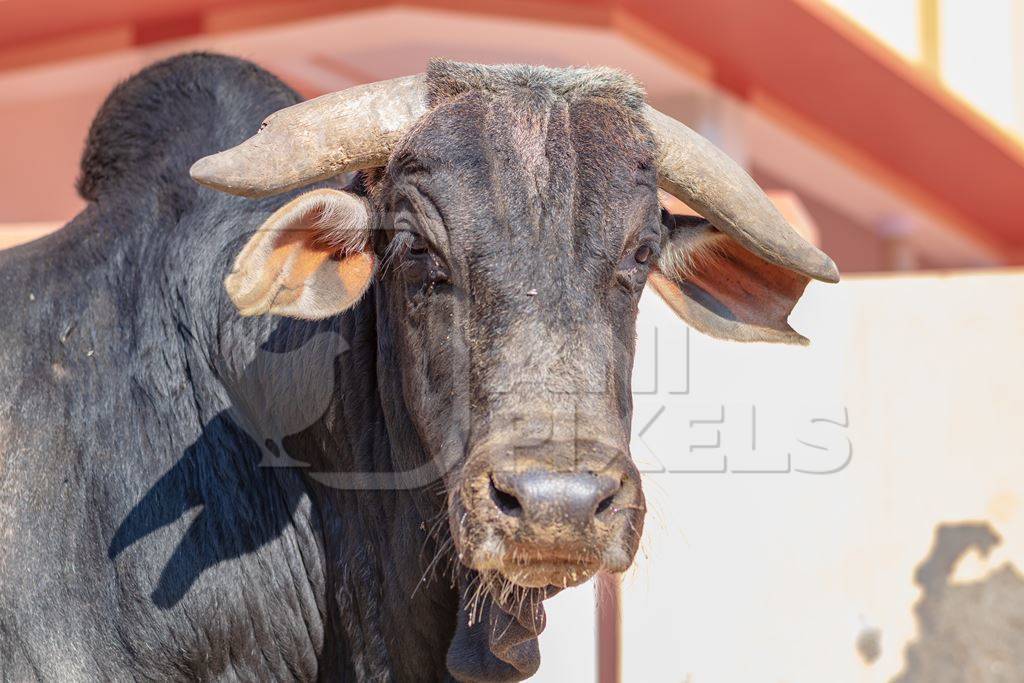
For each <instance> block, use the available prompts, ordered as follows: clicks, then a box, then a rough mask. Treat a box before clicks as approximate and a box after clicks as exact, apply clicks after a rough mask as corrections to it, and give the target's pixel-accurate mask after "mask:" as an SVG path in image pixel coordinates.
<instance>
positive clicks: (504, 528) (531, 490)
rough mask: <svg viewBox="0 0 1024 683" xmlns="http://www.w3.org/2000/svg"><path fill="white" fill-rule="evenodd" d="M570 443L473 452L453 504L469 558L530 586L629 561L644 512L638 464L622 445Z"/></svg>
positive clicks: (576, 579) (564, 581) (569, 581)
mask: <svg viewBox="0 0 1024 683" xmlns="http://www.w3.org/2000/svg"><path fill="white" fill-rule="evenodd" d="M574 446H575V448H574V450H573V453H574V454H575V455H574V457H570V458H559V457H555V456H553V455H552V450H551V449H544V450H542V451H541V452H533V453H530V454H529V455H525V456H524V455H522V454H520V455H518V456H516V455H513V454H512V452H511V451H510V450H509V449H507V448H503V447H501V446H498V447H494V448H488V449H487V450H485V451H483V452H481V451H477V452H476V453H474V455H473V457H471V459H470V463H469V467H467V472H466V474H467V477H466V479H465V480H464V482H465V483H464V486H463V487H462V489H461V496H460V503H461V505H459V506H458V507H461V508H462V510H453V521H455V522H456V525H457V528H456V534H455V535H456V538H457V541H456V542H457V544H458V545H459V546H461V548H460V550H461V552H460V555H461V556H462V558H463V561H464V562H465V563H466V564H468V565H469V566H470V567H472V568H474V569H478V570H496V571H499V572H500V573H502V574H503V575H505V576H506V577H507V578H508V579H510V580H511V581H512V582H513V583H516V584H519V585H521V586H530V587H542V586H548V585H555V586H569V585H575V584H578V583H581V582H583V581H586V580H587V579H588V578H590V577H591V576H593V574H594V573H596V572H597V571H600V570H607V571H623V570H625V569H626V568H627V567H628V566H629V564H630V562H631V561H632V559H633V555H634V553H635V552H636V547H637V544H638V543H639V536H640V531H641V528H642V525H643V513H644V499H643V493H642V492H641V489H640V478H639V474H638V472H637V470H636V467H635V466H634V465H633V463H632V461H631V460H630V459H629V457H628V454H627V453H625V452H622V451H620V450H616V449H611V448H606V447H594V446H593V445H592V444H589V445H587V446H586V447H584V448H582V449H581V448H580V444H574ZM562 450H563V452H564V449H562ZM581 450H582V451H583V452H585V453H586V455H584V456H583V457H580V456H579V453H580V451H581Z"/></svg>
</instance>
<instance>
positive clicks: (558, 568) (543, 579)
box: [501, 560, 601, 588]
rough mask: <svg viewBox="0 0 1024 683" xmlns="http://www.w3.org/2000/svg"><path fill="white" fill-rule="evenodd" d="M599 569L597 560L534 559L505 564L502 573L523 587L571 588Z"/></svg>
mask: <svg viewBox="0 0 1024 683" xmlns="http://www.w3.org/2000/svg"><path fill="white" fill-rule="evenodd" d="M600 569H601V564H600V563H599V562H587V563H579V562H570V561H562V560H550V561H543V560H542V561H535V562H529V563H525V564H515V565H511V566H509V565H506V566H505V568H504V569H503V570H501V572H502V574H503V575H504V576H505V578H506V579H508V580H509V581H510V582H511V583H513V584H515V585H517V586H522V587H524V588H546V587H548V586H554V587H556V588H572V587H573V586H578V585H580V584H581V583H584V582H586V581H587V580H589V579H590V578H591V577H593V576H594V575H595V574H596V573H597V572H598V571H599V570H600Z"/></svg>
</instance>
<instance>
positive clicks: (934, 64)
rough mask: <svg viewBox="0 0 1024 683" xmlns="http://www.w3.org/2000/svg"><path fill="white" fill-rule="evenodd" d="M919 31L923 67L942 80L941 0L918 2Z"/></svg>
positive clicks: (919, 0)
mask: <svg viewBox="0 0 1024 683" xmlns="http://www.w3.org/2000/svg"><path fill="white" fill-rule="evenodd" d="M917 30H918V34H919V36H920V41H919V42H920V45H921V66H922V67H923V68H924V70H925V71H926V72H928V73H929V74H931V75H932V76H934V77H935V78H941V77H942V73H941V70H942V69H941V62H940V57H941V52H940V45H939V43H940V36H939V33H940V31H939V0H917Z"/></svg>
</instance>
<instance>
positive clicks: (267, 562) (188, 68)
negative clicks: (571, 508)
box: [0, 54, 657, 681]
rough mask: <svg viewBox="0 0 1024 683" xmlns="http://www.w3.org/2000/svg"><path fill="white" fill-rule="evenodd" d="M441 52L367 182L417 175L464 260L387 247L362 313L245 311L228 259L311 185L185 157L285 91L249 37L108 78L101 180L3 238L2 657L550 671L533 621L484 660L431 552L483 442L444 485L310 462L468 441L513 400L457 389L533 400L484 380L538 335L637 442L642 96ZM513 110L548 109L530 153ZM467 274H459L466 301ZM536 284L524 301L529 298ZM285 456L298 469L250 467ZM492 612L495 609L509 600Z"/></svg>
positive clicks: (414, 460)
mask: <svg viewBox="0 0 1024 683" xmlns="http://www.w3.org/2000/svg"><path fill="white" fill-rule="evenodd" d="M431 73H432V81H431V82H432V93H433V94H432V97H433V99H434V105H435V109H434V110H433V112H432V114H431V115H430V116H431V120H430V121H427V122H424V123H423V125H421V126H420V127H418V133H417V134H416V135H414V136H412V137H411V138H410V139H409V140H407V141H406V144H405V146H404V147H403V149H402V150H399V152H398V153H397V154H396V155H395V157H394V158H393V159H392V163H391V164H390V165H389V167H388V169H386V171H384V172H381V173H377V174H376V179H375V182H374V183H373V187H372V192H371V197H372V200H373V201H374V202H375V203H376V204H377V205H378V207H379V208H381V210H382V211H384V210H385V209H387V210H388V214H389V215H390V216H392V218H394V219H396V220H397V217H398V216H400V215H401V209H397V210H394V211H392V209H396V207H398V206H399V204H398V200H399V198H400V197H406V198H408V199H409V200H410V201H413V202H416V201H422V199H423V197H422V192H420V191H419V190H414V189H413V185H412V181H413V180H419V181H422V185H420V188H421V189H423V190H424V191H426V192H429V193H430V200H431V201H432V202H433V205H434V207H435V210H437V211H440V214H439V215H442V216H443V217H444V226H445V228H446V230H447V234H448V235H449V239H450V240H451V242H452V244H453V245H455V248H454V250H453V251H450V252H448V253H447V256H448V258H449V259H450V262H451V263H452V264H453V268H454V269H455V271H456V272H453V273H451V274H450V275H451V278H450V283H449V284H448V285H444V284H439V285H438V286H436V287H427V286H425V285H424V284H423V280H422V272H420V275H417V272H418V271H417V270H416V267H417V266H416V264H415V263H412V262H411V261H406V262H404V264H403V263H402V262H401V259H402V257H401V256H400V255H399V256H396V257H395V258H396V261H395V262H394V263H393V264H392V267H389V268H387V269H385V270H384V271H383V272H382V274H381V277H380V278H379V280H378V282H377V283H376V285H375V287H374V288H373V290H372V291H371V293H370V294H368V295H367V296H366V297H365V298H364V299H363V300H362V301H361V302H360V303H359V304H358V305H357V306H356V307H355V308H354V309H352V310H350V311H348V312H346V313H345V314H343V315H341V316H338V317H337V318H335V319H331V320H327V321H323V322H319V323H310V322H297V321H289V320H282V319H273V318H270V317H260V318H240V317H239V316H238V315H237V314H236V312H235V310H234V308H233V306H232V305H231V303H230V302H229V301H228V299H227V297H226V295H225V293H224V290H223V287H222V284H221V281H222V279H223V277H224V275H225V274H226V273H227V272H228V269H229V267H230V264H231V262H232V259H233V258H234V256H235V254H236V253H237V252H238V251H239V249H240V248H241V246H242V244H244V241H245V239H246V236H247V235H248V234H250V233H251V232H252V231H253V230H255V229H256V228H257V227H258V226H259V225H261V224H262V223H263V221H264V220H266V218H267V217H268V216H269V215H270V214H271V213H272V212H273V211H274V210H275V209H276V208H278V207H279V206H281V205H283V204H284V203H285V202H287V201H288V200H289V199H291V198H292V197H293V196H294V194H291V195H286V196H282V197H276V198H271V199H267V200H261V201H252V200H245V199H240V198H237V197H231V196H226V195H222V194H218V193H216V192H213V191H211V190H208V189H204V188H200V187H199V186H197V185H195V184H194V183H192V182H191V181H190V180H189V179H188V174H187V169H188V167H189V165H190V164H191V163H192V162H193V161H195V160H196V159H197V158H199V157H201V156H203V155H205V154H209V153H212V152H215V151H219V150H222V149H225V148H228V147H230V146H232V145H235V144H237V143H239V142H241V141H242V140H243V139H244V138H245V137H246V136H248V135H249V134H251V133H252V132H253V131H254V130H255V129H256V128H257V127H258V125H259V123H260V121H261V120H262V119H263V118H264V117H266V116H267V115H268V114H270V113H271V112H273V111H275V110H277V109H280V108H282V107H285V106H288V105H290V104H292V103H294V102H295V101H297V97H296V95H295V94H294V93H293V92H292V91H291V90H289V89H288V88H287V87H286V86H284V85H283V84H281V83H280V82H279V81H278V80H276V79H275V78H273V77H272V76H270V75H269V74H267V73H266V72H264V71H262V70H260V69H259V68H257V67H255V66H253V65H251V64H249V63H246V62H243V61H240V60H236V59H231V58H226V57H219V56H212V55H204V54H195V55H187V56H183V57H178V58H174V59H171V60H168V61H166V62H163V63H160V64H157V65H155V66H152V67H150V68H148V69H146V70H145V71H143V72H142V73H140V74H139V75H137V76H135V77H133V78H132V79H130V80H128V81H127V82H125V83H124V84H122V85H121V86H119V87H118V88H117V89H116V90H115V91H114V92H113V93H112V94H111V96H110V98H109V99H108V100H107V102H106V103H105V104H104V105H103V108H102V109H101V111H100V113H99V115H98V116H97V118H96V121H95V123H94V125H93V127H92V130H91V132H90V136H89V141H88V143H87V146H86V152H85V155H84V158H83V166H82V175H81V178H80V181H79V188H80V191H81V193H82V195H83V197H85V198H86V199H88V200H89V202H90V203H89V205H88V207H87V208H86V209H85V211H83V212H82V213H81V214H80V215H79V216H77V217H76V218H75V219H74V220H73V221H72V222H71V223H69V224H68V225H67V226H66V227H65V228H64V229H63V230H61V231H60V232H58V233H56V234H54V235H52V236H50V237H47V238H45V239H43V240H40V241H37V242H34V243H31V244H28V245H25V246H22V247H19V248H17V249H14V250H11V251H8V252H4V253H0V311H2V312H3V315H4V319H5V321H6V322H5V324H4V326H3V327H2V328H0V348H2V349H3V351H2V355H0V382H2V383H3V386H4V388H5V391H4V394H3V396H2V397H0V434H3V438H4V440H5V441H4V442H3V443H2V444H0V677H2V678H4V679H10V680H25V679H33V678H40V679H47V680H123V679H126V678H145V679H161V680H162V679H168V678H176V679H182V678H187V679H204V680H205V679H214V678H217V679H224V680H228V679H235V680H266V679H301V680H314V679H322V680H357V679H358V680H364V679H372V680H395V681H411V680H440V679H444V678H447V677H449V676H450V675H451V674H450V673H449V668H451V669H452V670H453V671H456V672H457V673H459V674H460V675H462V676H472V677H476V679H479V680H483V679H493V680H513V679H519V678H522V677H523V676H525V675H528V674H529V673H530V672H531V671H532V670H533V669H535V667H536V661H535V660H536V644H535V641H533V640H532V639H531V638H530V637H529V636H528V634H527V636H525V637H523V638H521V639H520V640H519V641H517V642H516V643H514V644H509V643H508V642H506V643H504V645H503V646H502V647H503V648H505V649H502V650H501V658H500V659H496V658H495V656H494V653H495V652H496V651H497V646H496V643H495V639H494V637H493V635H490V636H489V635H488V634H487V633H486V632H482V631H481V630H480V628H479V627H478V626H477V627H474V626H473V625H471V624H470V623H468V622H467V621H466V619H465V614H464V613H463V612H460V595H459V592H458V590H460V589H461V590H463V595H462V596H461V603H462V606H463V607H464V606H465V602H466V599H465V598H466V596H465V591H466V583H467V580H466V579H465V573H466V570H460V571H459V575H460V579H459V588H458V589H457V588H453V587H452V585H451V584H450V581H449V578H448V577H446V576H445V575H444V573H443V572H438V573H433V572H431V571H428V563H429V562H430V561H431V560H432V559H433V558H434V557H435V555H436V554H438V553H440V552H442V551H443V550H444V548H443V547H441V546H442V545H443V544H444V543H446V539H447V533H446V532H443V531H442V532H440V533H438V534H436V535H435V534H431V533H430V532H431V529H434V528H438V527H437V525H436V524H435V522H437V521H438V519H439V518H438V515H444V513H445V511H446V510H448V511H450V506H451V505H453V504H455V502H457V501H455V502H453V500H452V497H451V491H452V486H455V487H458V486H459V485H461V484H460V482H462V481H467V480H468V478H469V477H470V475H471V474H472V466H473V465H472V462H469V463H463V464H462V465H460V467H458V468H456V469H455V470H454V471H453V472H452V473H450V474H449V475H448V477H447V478H446V479H445V482H444V483H446V484H448V487H447V488H446V487H445V486H441V485H436V486H427V487H422V488H418V489H413V490H399V491H387V490H385V491H375V490H363V491H356V490H342V489H337V488H332V487H329V486H323V485H321V484H320V483H318V479H317V477H316V474H317V473H320V472H338V471H341V472H345V471H378V472H380V471H384V472H387V471H393V470H399V469H407V468H409V467H412V466H415V465H417V464H421V463H422V462H424V460H425V458H427V457H428V456H431V455H434V454H436V453H437V452H438V451H439V450H444V449H450V448H453V447H457V444H455V443H453V442H452V438H456V439H458V438H461V439H462V442H461V447H462V448H463V449H464V450H468V446H467V442H466V439H469V438H470V436H471V435H472V438H473V439H475V441H474V443H479V442H480V441H479V440H480V439H484V438H486V437H487V436H488V435H490V434H493V433H494V429H496V427H497V423H494V424H487V423H485V422H484V421H482V420H481V417H480V414H478V413H476V412H474V413H473V414H472V415H470V416H468V417H467V418H466V419H465V420H464V421H463V418H462V417H461V416H459V415H455V414H453V413H452V412H450V409H451V406H453V405H456V404H457V403H458V401H459V400H461V399H467V400H469V401H470V403H472V402H474V401H475V402H483V405H485V406H486V407H487V409H488V410H491V411H493V412H496V413H502V412H503V411H504V412H505V413H507V414H509V415H511V414H512V413H514V412H516V410H517V408H516V399H514V398H510V397H509V396H506V395H504V394H499V393H495V392H489V391H486V390H484V389H483V388H484V387H487V386H490V385H491V384H492V383H493V382H495V381H499V380H500V379H501V377H502V376H506V375H507V374H508V373H520V374H523V373H526V374H529V372H531V370H532V368H534V367H535V365H536V363H541V362H543V364H544V368H545V370H551V371H552V376H554V377H557V378H559V380H560V381H563V382H565V383H567V386H568V387H569V388H570V389H578V388H579V387H580V383H581V382H584V383H586V382H597V383H599V384H605V383H608V384H610V386H611V387H612V389H613V390H612V391H610V392H604V393H603V394H602V395H601V396H600V397H596V398H594V399H593V400H590V399H588V400H587V401H584V402H582V403H580V404H579V405H578V406H576V408H577V409H578V410H579V412H580V413H581V414H583V415H584V416H585V418H586V421H588V424H591V425H592V426H594V427H595V429H596V427H597V426H598V425H599V424H600V425H603V426H602V429H603V430H604V431H601V432H600V433H599V434H598V432H595V433H594V434H595V438H596V437H597V436H602V437H607V438H609V439H614V440H616V442H617V443H618V442H621V441H622V439H623V438H628V422H629V419H630V413H631V405H630V400H629V370H630V366H631V362H632V353H633V349H632V344H633V341H632V340H633V334H634V333H633V320H634V318H635V313H636V301H637V298H638V296H639V291H640V288H641V287H642V279H638V278H640V277H641V276H642V273H641V274H640V275H638V274H637V273H638V272H639V271H637V270H636V269H632V270H629V269H627V270H626V271H622V269H621V267H620V261H621V259H622V258H623V254H624V253H629V249H630V248H631V247H632V246H633V245H635V244H636V243H637V242H638V240H642V239H645V235H647V233H650V232H652V231H654V232H656V231H657V228H656V224H657V205H656V200H655V199H654V192H655V190H654V182H655V178H654V171H653V169H652V168H651V149H652V148H651V141H650V138H649V135H648V134H647V133H646V131H645V130H644V129H643V127H642V126H640V125H639V124H638V123H637V122H636V120H635V116H633V115H632V114H631V112H633V113H635V111H636V110H637V107H638V106H639V102H640V101H642V93H641V92H640V90H639V89H638V88H636V86H635V84H632V82H630V81H628V79H626V78H624V77H622V76H620V75H615V74H614V73H613V72H600V74H599V75H597V76H593V77H585V76H586V75H585V74H584V75H583V76H579V75H577V76H574V77H572V78H566V77H565V74H564V72H559V73H560V74H561V75H558V76H557V78H556V77H555V76H550V75H548V76H545V75H544V73H545V72H541V71H539V70H531V69H526V70H519V71H515V70H508V71H506V72H504V73H505V75H504V76H500V77H496V76H495V75H494V74H495V73H497V72H493V71H492V72H489V73H490V74H491V75H490V76H488V75H487V74H484V75H480V74H481V73H482V72H479V71H478V70H474V69H472V68H468V67H464V66H460V65H452V64H450V63H438V64H434V65H433V66H432V67H431ZM552 73H555V72H552ZM524 79H525V80H524ZM487 84H490V85H487ZM510 105H514V106H510ZM484 122H486V126H485V125H484ZM513 129H514V130H520V131H525V130H533V131H534V132H535V133H538V134H539V133H543V135H542V136H541V137H540V138H536V140H535V142H537V144H536V145H535V147H534V148H531V149H530V150H526V151H524V150H521V149H517V148H516V147H515V145H514V144H513V140H512V138H511V137H509V133H508V131H510V130H513ZM531 139H532V138H531ZM453 152H457V154H458V155H461V156H457V158H453ZM539 178H543V182H541V181H539V180H538V179H539ZM523 188H528V190H527V191H524V190H523ZM356 189H357V191H361V190H358V188H356ZM416 192H420V194H418V195H416V194H415V193H416ZM414 195H415V196H414ZM434 215H435V216H436V215H437V214H434ZM422 216H423V214H421V215H420V216H419V218H420V219H422ZM391 227H392V228H393V227H394V226H393V225H392V226H391ZM396 235H397V233H395V232H389V233H387V234H386V236H385V235H382V236H381V243H380V244H379V245H378V246H379V248H380V250H381V253H382V254H383V253H384V251H385V250H388V249H391V250H392V251H393V252H394V253H396V254H397V253H398V251H397V250H395V246H396V245H395V244H390V245H389V242H390V241H391V240H393V239H395V237H396ZM548 250H549V251H548ZM545 257H547V258H546V260H545ZM617 269H618V270H617ZM617 272H618V275H617V274H616V273H617ZM623 272H625V273H626V274H625V275H623V274H622V273H623ZM417 277H420V280H417V279H416V278H417ZM451 283H456V284H458V286H459V287H460V288H462V291H463V292H464V293H465V294H466V296H468V300H465V301H462V304H459V305H456V293H455V291H456V288H455V287H454V286H452V284H451ZM638 283H639V285H638ZM530 288H533V289H536V290H537V291H538V292H539V298H538V297H532V296H531V297H525V296H522V294H523V292H524V291H525V290H526V289H530ZM537 302H543V306H542V307H541V308H540V310H539V311H538V309H537V308H536V306H537ZM463 304H465V305H463ZM453 324H454V325H461V326H463V327H462V328H461V329H465V330H466V331H468V333H469V334H468V336H467V337H466V338H467V340H468V347H467V348H468V349H469V350H470V352H471V356H472V358H473V362H472V363H471V364H470V366H469V370H468V374H466V375H460V374H458V373H455V372H453V365H454V364H455V363H456V356H457V355H458V353H457V352H456V351H455V350H453V348H452V347H451V345H446V344H444V343H441V342H439V341H438V340H441V339H445V338H447V337H448V336H449V333H450V332H451V330H452V329H453V327H451V326H452V325H453ZM529 335H533V336H534V337H535V338H534V340H533V342H532V346H531V345H530V344H531V342H528V341H524V340H526V338H527V336H529ZM536 335H541V336H540V337H536ZM488 338H489V339H490V340H491V343H488V342H487V339H488ZM498 338H501V339H508V340H509V341H508V342H507V343H503V344H500V345H496V344H494V343H493V341H494V340H495V339H498ZM539 340H543V343H541V344H538V341H539ZM324 344H326V345H327V346H324ZM524 344H526V346H525V347H524V346H523V345H524ZM304 354H305V355H304ZM531 358H533V359H534V360H535V361H536V363H534V364H531V363H530V362H528V361H529V360H530V359H531ZM419 359H422V360H424V361H425V362H424V363H423V364H420V363H418V362H413V361H414V360H419ZM595 373H596V374H595ZM331 378H333V383H331V386H329V387H327V389H326V394H325V393H324V385H325V383H329V380H330V379H331ZM452 378H454V381H453V379H452ZM512 395H513V396H515V395H522V394H520V393H519V392H518V390H517V391H516V392H513V393H512ZM325 397H326V398H325ZM609 401H610V402H609ZM463 405H466V404H463ZM295 406H298V407H299V411H300V412H301V413H304V414H306V415H313V416H314V417H313V418H312V419H310V420H309V422H308V423H307V424H303V425H301V429H298V430H295V431H288V430H285V429H284V428H283V427H281V425H282V424H283V423H282V419H283V418H282V417H281V415H282V408H283V407H288V408H293V407H295ZM624 426H625V429H626V431H625V432H623V429H624ZM453 435H455V436H454V437H453ZM459 435H461V437H460V436H459ZM285 454H287V455H285ZM289 458H294V459H296V460H299V461H302V462H303V463H305V464H306V465H307V467H261V466H260V465H266V464H268V463H269V464H272V465H273V464H281V463H284V462H294V461H290V460H288V459H289ZM453 482H454V483H453ZM446 494H448V495H447V497H446ZM456 498H457V497H456ZM629 514H631V515H632V514H633V513H629ZM442 519H443V517H442ZM640 524H642V513H641V514H639V515H633V517H632V518H631V521H630V522H629V528H628V529H627V528H625V527H624V528H623V529H624V530H623V531H622V534H623V536H622V539H621V542H622V543H625V544H626V546H629V544H632V548H629V547H624V549H623V551H622V552H623V553H627V552H628V554H629V555H630V557H631V555H632V551H633V550H635V539H634V535H635V536H638V534H639V528H638V527H639V525H640ZM442 528H443V525H442ZM630 534H633V535H630ZM501 614H502V613H501V612H500V611H497V612H495V613H494V614H493V615H492V617H491V621H489V622H487V623H489V624H503V623H504V624H506V626H507V623H506V622H507V617H506V622H502V621H501V619H502V618H503V617H502V616H501ZM503 628H504V627H503ZM502 632H503V633H505V632H507V629H506V630H505V631H502ZM492 633H493V631H492ZM488 648H490V651H488ZM509 663H511V666H510V665H509Z"/></svg>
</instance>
